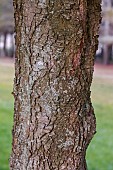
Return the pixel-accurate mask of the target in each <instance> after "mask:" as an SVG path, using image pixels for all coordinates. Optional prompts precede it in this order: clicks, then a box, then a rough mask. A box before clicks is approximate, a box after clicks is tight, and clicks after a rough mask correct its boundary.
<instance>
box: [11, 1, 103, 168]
mask: <svg viewBox="0 0 113 170" xmlns="http://www.w3.org/2000/svg"><path fill="white" fill-rule="evenodd" d="M14 10H15V23H16V62H15V81H14V98H15V113H14V127H13V147H12V154H11V159H10V169H12V170H17V169H18V170H86V169H87V168H86V162H85V154H86V149H87V147H88V144H89V142H90V140H91V139H92V137H93V135H94V134H95V116H94V112H93V107H92V104H91V100H90V86H91V82H92V74H93V65H94V55H95V51H96V49H97V48H96V47H97V42H98V41H97V38H98V27H99V22H100V0H92V1H89V0H63V1H61V0H57V1H54V0H50V1H49V0H43V1H41V0H38V1H37V2H36V1H35V0H32V1H31V0H23V1H21V0H15V1H14Z"/></svg>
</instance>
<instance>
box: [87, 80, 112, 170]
mask: <svg viewBox="0 0 113 170" xmlns="http://www.w3.org/2000/svg"><path fill="white" fill-rule="evenodd" d="M92 101H93V106H94V108H95V113H96V118H97V133H96V135H95V137H94V138H93V140H92V142H91V144H90V145H89V148H88V151H87V163H88V169H89V170H113V149H112V148H113V80H112V81H111V80H108V79H101V78H95V79H94V81H93V84H92Z"/></svg>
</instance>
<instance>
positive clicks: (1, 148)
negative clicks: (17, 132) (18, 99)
mask: <svg viewBox="0 0 113 170" xmlns="http://www.w3.org/2000/svg"><path fill="white" fill-rule="evenodd" d="M13 75H14V70H13V67H9V66H2V65H0V170H9V163H8V162H9V157H10V152H11V131H12V122H13V96H12V94H11V92H12V89H13V85H12V84H13Z"/></svg>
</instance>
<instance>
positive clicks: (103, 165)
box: [0, 64, 113, 170]
mask: <svg viewBox="0 0 113 170" xmlns="http://www.w3.org/2000/svg"><path fill="white" fill-rule="evenodd" d="M13 76H14V69H13V67H12V66H10V65H9V66H8V65H6V66H5V65H1V64H0V170H9V166H8V159H9V156H10V152H11V129H12V121H13V96H12V94H11V92H12V89H13V85H12V84H13ZM92 101H93V105H94V108H95V113H96V117H97V134H96V135H95V137H94V138H93V140H92V142H91V144H90V146H89V148H88V151H87V163H88V169H89V170H113V79H110V78H107V77H106V78H101V76H100V77H99V76H97V77H96V75H95V78H94V79H93V84H92Z"/></svg>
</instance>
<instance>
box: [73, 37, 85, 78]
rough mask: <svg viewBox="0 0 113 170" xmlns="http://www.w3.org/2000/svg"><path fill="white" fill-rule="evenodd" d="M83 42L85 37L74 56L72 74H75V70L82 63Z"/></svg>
mask: <svg viewBox="0 0 113 170" xmlns="http://www.w3.org/2000/svg"><path fill="white" fill-rule="evenodd" d="M83 44H84V37H82V40H81V42H80V46H79V48H78V51H77V53H76V54H74V55H73V57H72V70H71V71H70V74H71V76H73V75H74V73H75V70H76V69H77V67H78V66H79V65H80V59H81V54H82V49H83Z"/></svg>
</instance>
